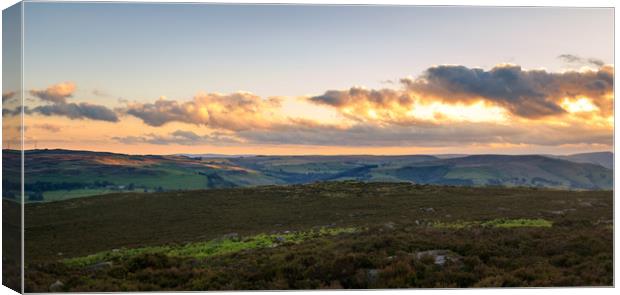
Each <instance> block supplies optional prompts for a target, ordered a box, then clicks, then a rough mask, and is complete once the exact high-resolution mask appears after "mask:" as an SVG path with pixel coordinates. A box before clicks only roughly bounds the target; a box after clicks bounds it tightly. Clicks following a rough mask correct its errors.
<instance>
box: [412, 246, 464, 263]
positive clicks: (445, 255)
mask: <svg viewBox="0 0 620 295" xmlns="http://www.w3.org/2000/svg"><path fill="white" fill-rule="evenodd" d="M425 256H430V257H432V258H433V259H434V263H435V264H436V265H439V266H443V265H444V264H445V263H446V262H447V261H450V262H458V261H460V259H461V256H460V255H458V254H456V253H454V252H452V251H450V250H428V251H421V252H416V253H415V257H416V258H417V259H421V258H422V257H425Z"/></svg>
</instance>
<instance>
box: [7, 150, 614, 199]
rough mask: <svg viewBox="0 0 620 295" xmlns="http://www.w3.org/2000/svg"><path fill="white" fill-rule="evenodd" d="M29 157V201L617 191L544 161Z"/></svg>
mask: <svg viewBox="0 0 620 295" xmlns="http://www.w3.org/2000/svg"><path fill="white" fill-rule="evenodd" d="M25 157H26V158H25V167H26V171H25V179H26V188H25V189H26V193H27V201H55V200H63V199H69V198H74V197H81V196H92V195H99V194H106V193H113V192H123V191H125V192H127V191H131V192H155V191H172V190H193V189H205V188H206V189H214V188H232V187H253V186H260V185H283V184H304V183H313V182H317V181H341V180H355V181H367V182H377V181H379V182H403V181H405V182H411V183H418V184H441V185H465V186H489V185H498V186H530V187H547V188H558V189H580V190H597V189H611V188H612V185H613V177H612V176H613V171H612V170H610V169H607V168H604V167H602V166H600V165H596V164H592V163H578V162H575V161H569V160H565V159H558V158H553V157H546V156H537V155H528V156H508V155H473V156H463V157H458V156H454V157H442V158H439V157H435V156H429V155H406V156H363V155H362V156H243V157H232V156H218V155H209V156H208V157H196V156H192V157H187V156H182V155H167V156H158V155H124V154H114V153H100V152H87V151H68V150H30V151H26V153H25ZM580 159H583V156H582V157H581V158H580ZM18 160H19V158H18V157H17V154H16V153H13V152H11V151H5V157H4V161H5V162H6V163H5V166H6V167H14V166H16V167H19V163H18ZM12 162H15V163H13V164H15V165H11V164H12ZM5 182H6V183H4V185H5V186H4V187H6V188H11V187H19V186H15V184H12V183H10V181H9V180H6V181H5Z"/></svg>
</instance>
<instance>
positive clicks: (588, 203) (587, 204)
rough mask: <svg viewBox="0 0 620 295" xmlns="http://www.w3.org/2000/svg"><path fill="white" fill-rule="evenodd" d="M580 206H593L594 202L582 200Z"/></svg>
mask: <svg viewBox="0 0 620 295" xmlns="http://www.w3.org/2000/svg"><path fill="white" fill-rule="evenodd" d="M579 206H582V207H592V203H590V202H580V203H579Z"/></svg>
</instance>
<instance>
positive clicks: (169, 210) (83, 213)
mask: <svg viewBox="0 0 620 295" xmlns="http://www.w3.org/2000/svg"><path fill="white" fill-rule="evenodd" d="M612 198H613V194H612V192H609V191H581V192H578V191H559V190H545V189H534V188H471V187H447V186H430V185H413V184H409V183H359V182H327V183H316V184H310V185H289V186H264V187H258V188H234V189H212V190H200V191H186V192H164V193H152V194H138V193H117V194H111V195H105V196H97V197H90V198H79V199H73V200H66V201H59V202H50V203H33V204H27V205H26V207H25V214H26V215H25V221H26V224H25V251H26V254H25V255H26V258H27V260H26V261H28V262H29V265H27V266H26V271H27V272H26V288H27V289H26V290H27V291H29V292H41V291H46V290H47V288H48V287H49V286H50V285H51V284H53V283H54V282H55V281H57V280H59V281H61V282H63V283H64V285H63V290H64V291H93V290H99V291H137V290H143V291H144V290H203V291H204V290H230V289H234V290H250V289H252V290H253V289H263V290H264V289H314V288H387V287H392V288H397V287H398V288H402V287H426V288H429V287H472V286H478V287H480V286H521V287H524V286H573V285H578V286H584V285H588V286H590V285H611V284H612V274H613V259H612V253H613V247H612V245H613V244H612V237H613V231H612V229H613V227H612V221H613V200H612ZM5 205H6V204H5ZM75 237H80V238H79V239H76V238H75ZM83 278H88V279H83Z"/></svg>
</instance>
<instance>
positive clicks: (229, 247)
mask: <svg viewBox="0 0 620 295" xmlns="http://www.w3.org/2000/svg"><path fill="white" fill-rule="evenodd" d="M356 231H358V229H356V228H352V227H350V228H326V227H322V228H320V229H318V230H311V231H306V232H292V233H282V234H270V235H269V234H259V235H255V236H250V237H246V238H243V239H239V238H237V237H227V238H223V239H215V240H211V241H207V242H198V243H188V244H186V245H181V246H174V245H167V246H154V247H142V248H134V249H115V250H111V251H104V252H99V253H95V254H92V255H87V256H83V257H75V258H69V259H64V260H63V263H65V264H67V265H69V266H78V267H80V266H81V267H83V266H88V265H93V264H96V263H99V262H104V261H119V260H127V259H130V258H132V257H135V256H138V255H144V254H165V255H167V256H171V257H193V258H207V257H211V256H215V255H222V254H229V253H235V252H239V251H243V250H247V249H258V248H267V247H274V246H277V245H279V244H281V243H295V244H296V243H301V242H303V241H306V240H308V239H312V238H318V237H322V236H328V235H338V234H342V233H354V232H356Z"/></svg>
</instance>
